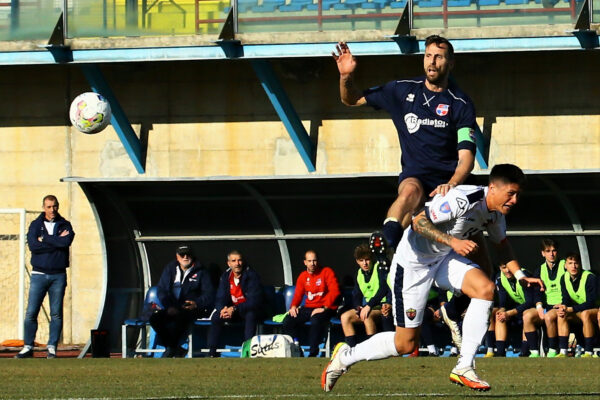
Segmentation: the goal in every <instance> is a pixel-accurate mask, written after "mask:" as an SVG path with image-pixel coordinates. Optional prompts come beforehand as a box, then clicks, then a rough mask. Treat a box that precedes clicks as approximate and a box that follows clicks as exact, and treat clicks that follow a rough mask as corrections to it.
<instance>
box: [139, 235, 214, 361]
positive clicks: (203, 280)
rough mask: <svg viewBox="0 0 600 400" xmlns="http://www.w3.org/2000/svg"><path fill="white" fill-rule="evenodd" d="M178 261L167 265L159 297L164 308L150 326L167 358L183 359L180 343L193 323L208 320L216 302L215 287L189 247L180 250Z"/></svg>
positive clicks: (159, 289)
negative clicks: (203, 319)
mask: <svg viewBox="0 0 600 400" xmlns="http://www.w3.org/2000/svg"><path fill="white" fill-rule="evenodd" d="M175 257H176V260H174V261H171V262H170V263H169V264H167V265H166V266H165V269H164V270H163V273H162V275H161V277H160V281H159V282H158V298H159V299H160V302H161V304H162V305H163V308H162V309H160V310H157V311H155V312H154V313H153V314H152V316H150V325H152V328H153V329H154V330H155V331H156V334H157V335H158V338H159V340H160V342H161V343H162V344H163V345H164V346H165V347H166V350H165V353H164V354H163V357H183V356H184V355H185V350H183V349H182V348H181V347H180V346H179V342H180V341H181V339H182V338H183V337H184V336H185V333H186V332H187V330H188V329H189V326H190V324H191V323H192V322H193V321H194V320H195V319H197V318H204V317H207V316H208V315H209V313H210V310H212V307H213V303H214V293H215V290H214V287H213V284H212V282H211V280H210V276H209V274H208V272H207V271H206V270H205V269H204V268H202V266H201V265H200V263H198V262H197V261H196V259H195V257H194V253H193V251H192V248H191V247H190V246H188V245H185V244H183V245H180V246H178V247H177V250H176V254H175Z"/></svg>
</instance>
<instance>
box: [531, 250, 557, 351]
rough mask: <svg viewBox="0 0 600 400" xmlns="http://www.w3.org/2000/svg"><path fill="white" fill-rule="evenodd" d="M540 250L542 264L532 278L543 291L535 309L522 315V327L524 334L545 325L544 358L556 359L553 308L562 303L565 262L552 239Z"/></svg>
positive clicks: (555, 320)
mask: <svg viewBox="0 0 600 400" xmlns="http://www.w3.org/2000/svg"><path fill="white" fill-rule="evenodd" d="M540 249H541V254H542V257H543V258H544V263H543V264H542V265H540V268H539V269H538V270H537V271H536V272H535V273H534V274H533V276H535V277H536V278H540V279H541V280H542V281H543V282H544V287H545V291H544V292H543V294H542V296H541V300H540V301H538V302H537V303H536V306H535V307H536V309H535V310H527V311H525V312H524V313H523V327H524V328H525V332H532V331H535V327H536V326H539V325H541V324H542V323H543V324H545V325H546V335H547V337H548V348H549V350H548V353H546V357H556V356H557V355H558V351H557V349H558V325H557V320H558V314H557V310H556V309H555V308H554V306H555V305H557V304H561V303H562V289H561V286H562V282H563V279H562V278H563V275H564V274H565V260H559V258H558V243H556V242H555V241H554V240H552V239H543V240H542V242H541V246H540ZM528 342H529V340H528Z"/></svg>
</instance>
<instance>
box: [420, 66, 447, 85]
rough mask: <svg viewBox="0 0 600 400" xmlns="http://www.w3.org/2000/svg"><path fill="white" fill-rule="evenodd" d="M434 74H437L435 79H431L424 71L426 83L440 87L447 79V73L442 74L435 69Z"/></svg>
mask: <svg viewBox="0 0 600 400" xmlns="http://www.w3.org/2000/svg"><path fill="white" fill-rule="evenodd" d="M436 73H437V74H436V75H435V77H431V76H429V74H428V73H427V70H425V79H427V82H429V83H431V84H432V85H436V86H440V85H442V84H444V83H445V82H446V79H447V78H448V73H443V72H441V71H440V70H439V69H436Z"/></svg>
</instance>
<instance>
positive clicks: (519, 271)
mask: <svg viewBox="0 0 600 400" xmlns="http://www.w3.org/2000/svg"><path fill="white" fill-rule="evenodd" d="M513 275H514V276H515V278H516V279H517V280H518V281H520V280H521V279H523V278H525V274H524V273H523V271H521V270H520V269H518V270H517V271H516V272H515V273H514V274H513Z"/></svg>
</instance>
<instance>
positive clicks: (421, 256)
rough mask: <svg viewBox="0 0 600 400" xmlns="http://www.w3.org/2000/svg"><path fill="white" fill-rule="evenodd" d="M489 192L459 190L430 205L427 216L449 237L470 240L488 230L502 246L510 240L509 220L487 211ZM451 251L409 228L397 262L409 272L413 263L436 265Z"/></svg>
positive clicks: (470, 187) (469, 187)
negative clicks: (505, 240)
mask: <svg viewBox="0 0 600 400" xmlns="http://www.w3.org/2000/svg"><path fill="white" fill-rule="evenodd" d="M487 191H488V188H487V186H473V185H460V186H457V187H456V188H453V189H451V190H450V191H449V192H448V193H447V194H446V195H445V196H441V195H436V196H435V197H434V198H433V199H432V200H431V201H429V202H427V203H426V204H425V213H426V214H427V217H428V218H429V219H430V220H431V222H433V223H434V224H435V225H436V228H438V229H439V230H440V231H442V232H444V233H447V234H448V235H451V236H454V237H456V238H458V239H466V238H468V237H470V236H472V235H474V234H476V233H478V232H482V231H484V230H486V231H487V232H488V235H489V238H490V240H492V242H494V243H500V242H501V241H502V240H504V239H505V238H506V220H505V218H504V215H502V213H500V212H498V211H489V210H488V209H487V205H486V202H485V197H486V195H487ZM450 251H452V248H451V247H449V246H446V245H444V244H441V243H436V242H432V241H431V240H429V239H427V238H425V237H423V236H421V235H419V234H418V233H416V232H415V231H413V230H412V227H409V228H408V229H407V230H406V231H405V232H404V235H403V236H402V240H401V241H400V244H399V245H398V249H397V250H396V259H397V260H398V262H399V263H400V264H401V265H402V266H403V267H405V268H407V267H409V264H410V263H418V264H422V263H433V262H435V261H436V260H439V259H440V258H443V257H444V256H446V255H447V254H448V253H450Z"/></svg>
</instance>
